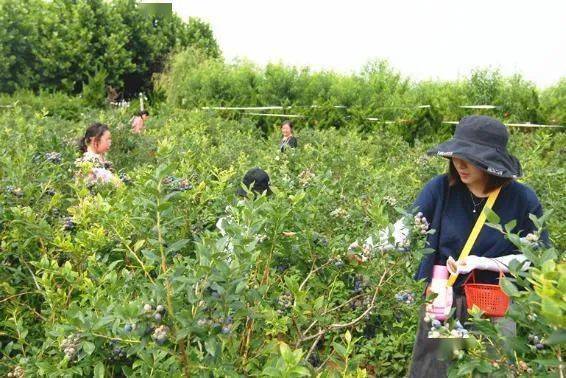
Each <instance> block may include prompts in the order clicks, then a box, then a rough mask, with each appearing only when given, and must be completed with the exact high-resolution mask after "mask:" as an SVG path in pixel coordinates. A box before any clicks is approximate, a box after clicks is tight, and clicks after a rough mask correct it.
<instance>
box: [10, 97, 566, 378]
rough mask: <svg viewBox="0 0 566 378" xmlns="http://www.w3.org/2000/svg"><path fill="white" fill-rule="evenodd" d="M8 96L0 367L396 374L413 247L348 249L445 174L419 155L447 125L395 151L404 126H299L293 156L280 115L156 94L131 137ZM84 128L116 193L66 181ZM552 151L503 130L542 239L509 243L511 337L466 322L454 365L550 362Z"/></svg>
mask: <svg viewBox="0 0 566 378" xmlns="http://www.w3.org/2000/svg"><path fill="white" fill-rule="evenodd" d="M16 100H19V102H18V103H16ZM14 103H16V104H15V105H14V106H13V107H6V108H1V110H0V125H1V128H0V135H1V137H0V150H1V151H2V154H1V157H0V160H1V163H0V166H1V167H2V168H1V172H0V180H1V191H0V198H1V205H0V206H1V208H0V209H1V214H2V215H1V218H0V231H1V235H2V236H1V245H0V247H1V251H2V254H1V259H2V261H1V264H0V278H1V279H0V282H1V284H0V325H1V326H0V373H1V374H2V375H8V374H12V375H11V376H18V375H16V374H20V373H21V372H22V371H25V374H26V376H79V375H86V376H97V377H102V376H144V377H146V376H156V377H158V376H165V375H170V376H183V375H184V376H203V377H204V376H207V377H208V376H250V375H251V376H281V377H283V376H285V377H289V376H316V375H319V374H320V375H321V376H357V377H362V376H401V375H403V374H404V373H405V372H406V370H407V368H408V365H409V362H410V356H411V349H412V344H413V341H414V337H415V332H416V323H417V316H418V307H419V305H420V304H421V303H422V301H423V299H422V297H421V293H422V290H423V287H422V284H420V283H418V282H415V281H413V279H412V276H413V273H414V270H415V266H416V263H417V262H418V260H419V259H420V256H421V252H422V249H423V247H424V245H423V243H422V239H419V238H418V237H417V238H414V240H413V241H412V244H411V245H412V247H411V250H410V251H409V252H407V253H399V252H390V253H376V254H374V255H373V256H372V258H371V259H370V260H369V261H367V262H364V263H362V264H358V263H355V262H354V261H353V260H351V259H349V258H348V246H349V245H350V243H352V242H353V241H355V240H358V241H362V240H364V239H365V238H366V237H367V236H368V235H372V234H375V233H376V232H377V231H378V230H379V229H381V228H383V227H386V226H387V225H388V224H389V223H391V222H394V221H395V220H396V219H398V218H399V217H400V216H401V214H400V213H399V211H400V210H401V209H406V210H410V205H411V202H412V201H413V199H414V198H415V196H416V195H417V193H418V191H419V189H420V188H421V187H422V186H423V184H424V183H425V182H426V181H427V180H429V179H430V178H432V177H434V176H435V175H436V174H440V173H443V172H444V171H445V168H446V162H445V161H444V160H443V159H440V158H429V157H427V156H426V155H425V151H426V149H427V148H429V147H430V146H432V145H433V144H434V143H435V142H438V141H439V140H441V139H442V138H444V137H445V136H446V135H447V134H450V132H451V130H450V129H447V130H445V131H444V132H439V133H438V134H436V135H435V134H433V133H427V134H426V135H425V136H424V137H423V138H420V139H419V138H416V139H413V140H411V141H407V140H406V139H407V135H406V134H404V133H403V132H401V131H399V130H402V127H403V125H402V124H398V125H382V124H377V125H373V126H372V129H371V130H366V131H360V130H359V129H358V128H357V127H355V125H353V124H352V127H342V128H338V129H337V128H323V127H321V128H315V127H306V125H301V123H300V122H298V124H297V136H298V138H299V143H300V147H299V148H298V149H297V150H293V151H288V152H287V153H280V152H279V151H278V138H279V133H278V122H279V121H273V120H270V121H269V122H270V123H268V124H266V125H258V122H257V118H254V117H253V116H246V115H241V114H240V115H239V116H238V117H233V116H225V117H222V116H221V115H219V114H216V113H213V112H212V113H211V112H208V111H199V110H198V109H181V108H178V107H175V106H172V105H170V104H167V103H159V104H157V103H156V104H155V106H154V107H153V108H152V114H153V116H152V117H151V118H150V120H149V121H148V124H147V126H148V131H147V133H145V134H143V135H133V134H131V133H130V131H129V127H130V126H129V119H130V117H131V114H132V112H133V110H132V109H118V110H113V109H95V108H88V107H84V106H82V105H77V104H80V100H79V99H77V98H73V97H67V96H64V95H44V96H43V97H34V96H32V95H31V94H28V95H25V94H23V93H22V94H21V95H20V98H15V97H4V98H2V104H3V105H9V104H14ZM49 104H52V105H51V106H50V105H49ZM75 107H77V108H78V109H77V111H76V112H74V111H73V109H75ZM94 120H99V121H101V122H105V123H108V124H109V125H110V127H111V130H112V133H113V144H112V148H111V151H110V154H109V158H110V160H112V161H113V162H114V166H115V169H116V171H117V173H118V172H119V173H121V174H122V177H124V181H125V185H123V186H121V187H118V188H114V187H105V186H99V187H94V188H87V187H85V186H84V185H82V184H80V183H79V182H76V181H75V177H74V174H75V167H74V160H75V159H76V158H77V157H78V156H79V155H78V152H77V149H76V141H77V139H78V138H79V137H80V136H81V134H82V133H83V132H84V129H85V127H86V126H87V125H88V124H89V123H90V122H92V121H94ZM266 122H267V121H266ZM352 122H354V121H352ZM258 126H260V127H258ZM446 127H450V126H446ZM565 142H566V140H565V135H564V133H563V132H561V131H556V130H534V131H527V132H524V131H517V130H513V132H512V146H511V150H512V151H513V152H514V153H515V154H516V155H517V156H518V157H519V158H520V160H521V162H522V163H523V167H524V171H525V172H526V175H525V178H524V180H523V181H524V182H525V183H527V184H528V185H530V186H532V187H533V188H534V189H535V190H536V192H537V193H538V195H539V197H540V199H541V202H542V203H543V206H544V208H545V210H552V211H553V212H552V213H551V214H549V216H548V220H547V225H548V229H549V231H550V235H551V238H552V241H553V243H554V248H552V249H543V250H538V251H535V250H533V249H531V248H530V247H525V246H522V247H521V248H523V249H524V250H525V253H530V254H531V255H532V259H533V260H534V263H533V266H534V268H533V269H531V271H530V272H529V274H528V275H527V276H525V275H524V274H523V276H521V275H519V274H517V278H516V281H515V283H512V281H511V280H508V281H509V282H508V285H507V286H506V290H507V291H508V292H509V293H510V294H511V295H513V296H514V304H513V308H512V311H511V312H510V316H512V317H514V319H515V320H516V321H517V323H518V325H519V328H518V333H517V336H516V337H513V338H509V337H504V336H502V334H501V332H500V330H498V329H497V328H495V327H494V326H492V325H490V324H489V323H485V321H482V320H479V319H478V320H476V321H475V322H474V323H475V325H474V326H471V328H470V329H472V330H473V331H472V332H473V335H474V336H473V338H472V339H471V340H479V341H483V342H482V343H472V342H471V341H470V342H469V343H468V344H467V346H460V347H458V348H457V349H458V350H466V353H465V354H463V355H462V354H459V352H458V350H457V351H456V352H458V353H456V352H454V356H457V358H456V361H455V362H456V363H455V364H454V371H453V372H454V374H458V375H468V376H469V375H470V374H472V373H473V374H480V373H485V374H487V373H489V374H491V375H495V376H506V375H509V374H511V375H513V374H516V375H521V374H526V373H531V374H535V375H537V376H555V375H556V374H558V371H559V370H560V369H563V367H562V368H560V367H559V364H560V363H561V362H560V361H561V358H562V357H561V356H562V355H561V351H562V349H561V348H562V346H563V342H564V331H563V329H564V325H565V317H564V310H565V305H564V300H563V292H564V285H565V282H564V277H565V276H564V274H563V273H564V267H565V265H564V262H563V251H564V246H565V238H564V236H565V232H566V228H565V227H564V221H565V219H564V201H563V195H564V184H565V182H566V177H565V175H566V171H565V167H564V145H565ZM53 153H55V154H53ZM58 154H60V155H58ZM255 166H259V167H261V168H263V169H265V170H266V171H267V172H268V173H269V174H270V176H271V181H272V185H273V189H274V194H273V195H272V196H271V197H262V198H259V199H256V200H255V201H251V200H248V201H239V200H238V198H236V196H235V191H236V189H237V188H238V187H239V185H240V184H239V183H240V180H241V178H242V176H243V174H244V173H245V171H246V170H247V169H249V168H251V167H255ZM183 180H185V181H183ZM179 183H182V185H179ZM220 217H225V219H226V225H227V226H226V235H225V236H222V235H221V233H220V232H219V230H218V229H217V228H216V222H217V220H218V219H219V218H220ZM516 285H518V286H519V287H522V290H521V291H519V290H518V289H517V286H516ZM404 294H405V295H404ZM407 294H409V295H407ZM535 334H536V336H537V337H538V338H539V340H542V343H544V349H541V350H538V349H537V348H535V346H534V344H533V343H532V339H533V335H535ZM487 344H490V345H492V346H495V347H496V348H486V347H485V345H487ZM458 358H459V359H458Z"/></svg>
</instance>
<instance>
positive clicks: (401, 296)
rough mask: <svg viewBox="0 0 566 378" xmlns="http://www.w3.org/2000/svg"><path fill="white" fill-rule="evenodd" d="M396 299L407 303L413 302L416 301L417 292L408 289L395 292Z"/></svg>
mask: <svg viewBox="0 0 566 378" xmlns="http://www.w3.org/2000/svg"><path fill="white" fill-rule="evenodd" d="M395 299H396V300H398V301H399V302H403V303H406V304H413V303H415V294H414V293H410V292H407V291H400V292H398V293H397V294H395Z"/></svg>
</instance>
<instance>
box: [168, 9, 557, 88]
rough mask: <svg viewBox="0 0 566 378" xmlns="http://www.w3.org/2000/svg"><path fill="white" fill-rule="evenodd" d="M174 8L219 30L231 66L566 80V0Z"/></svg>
mask: <svg viewBox="0 0 566 378" xmlns="http://www.w3.org/2000/svg"><path fill="white" fill-rule="evenodd" d="M172 2H173V9H174V11H175V12H177V13H178V14H179V15H180V16H181V17H183V18H188V17H189V16H196V17H200V18H201V19H203V20H205V21H207V22H209V23H210V24H211V25H212V28H213V31H214V34H215V36H216V39H217V40H218V42H219V44H220V47H221V49H222V51H223V54H224V56H225V57H226V58H227V59H232V58H235V57H241V58H247V59H249V60H251V61H253V62H256V63H258V64H260V65H264V64H266V63H267V62H273V61H275V62H277V61H281V62H284V63H286V64H291V65H298V66H309V67H311V68H314V69H332V70H336V71H339V72H352V71H356V70H359V69H360V68H361V67H362V66H363V65H364V64H365V63H366V62H367V61H369V60H371V59H387V60H389V62H390V63H391V64H392V65H393V67H395V68H396V69H397V70H399V71H401V73H403V74H405V75H408V76H410V77H412V78H413V79H417V80H420V79H427V78H432V79H455V78H457V77H459V76H467V75H468V74H469V73H470V71H471V70H472V69H473V68H477V67H492V68H500V69H501V70H502V71H503V72H504V73H505V74H511V73H515V72H518V73H521V74H523V76H524V77H525V78H526V79H528V80H531V81H534V82H535V83H536V84H537V85H538V86H540V87H545V86H548V85H551V84H553V83H555V82H557V81H558V79H559V78H560V77H566V0H553V1H551V0H537V1H534V0H531V1H522V0H515V1H513V0H489V1H488V0H474V1H458V0H435V1H426V0H420V1H419V0H388V1H381V0H376V1H361V0H349V1H332V0H326V1H324V0H285V1H271V0H240V1H234V0H198V1H197V0H173V1H172Z"/></svg>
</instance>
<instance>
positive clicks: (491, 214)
mask: <svg viewBox="0 0 566 378" xmlns="http://www.w3.org/2000/svg"><path fill="white" fill-rule="evenodd" d="M483 211H484V212H485V215H486V217H487V221H488V222H489V223H492V224H494V225H495V224H497V225H498V224H500V223H501V218H499V216H498V215H497V214H496V213H495V211H493V210H492V209H488V208H487V207H486V208H484V209H483Z"/></svg>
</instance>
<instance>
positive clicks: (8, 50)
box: [0, 0, 220, 101]
mask: <svg viewBox="0 0 566 378" xmlns="http://www.w3.org/2000/svg"><path fill="white" fill-rule="evenodd" d="M153 21H154V19H153V17H151V16H149V15H146V14H144V13H143V12H141V11H139V10H138V8H137V6H136V2H135V1H134V0H116V1H112V2H107V1H103V0H88V1H87V0H78V1H74V0H53V1H44V0H24V1H20V0H1V1H0V92H8V93H13V92H14V91H15V90H17V89H31V90H33V91H38V90H40V89H47V90H63V91H65V92H67V93H79V92H80V91H82V89H83V86H84V85H85V84H86V83H88V81H89V77H92V76H94V75H95V74H96V72H97V70H101V69H103V70H105V71H106V73H107V77H106V79H105V84H106V85H110V86H112V87H114V88H115V89H116V90H117V91H118V92H120V93H121V94H122V95H125V96H130V95H132V94H134V93H137V92H139V91H140V90H143V91H148V90H150V89H151V77H152V75H153V74H154V73H155V72H159V71H161V70H162V69H163V67H164V62H165V60H166V59H167V57H168V55H169V54H170V53H171V52H172V51H174V50H175V49H178V48H187V47H193V48H198V49H201V50H202V51H204V53H205V54H206V55H207V56H209V57H218V56H219V55H220V51H219V48H218V45H217V44H216V41H215V40H214V36H213V35H212V31H211V29H210V27H209V26H208V25H207V24H206V23H204V22H202V21H200V20H198V19H190V20H189V22H188V23H184V22H183V21H182V20H181V19H179V18H178V17H177V16H171V17H165V18H161V19H160V20H159V22H157V23H154V22H153ZM96 101H97V100H96Z"/></svg>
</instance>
